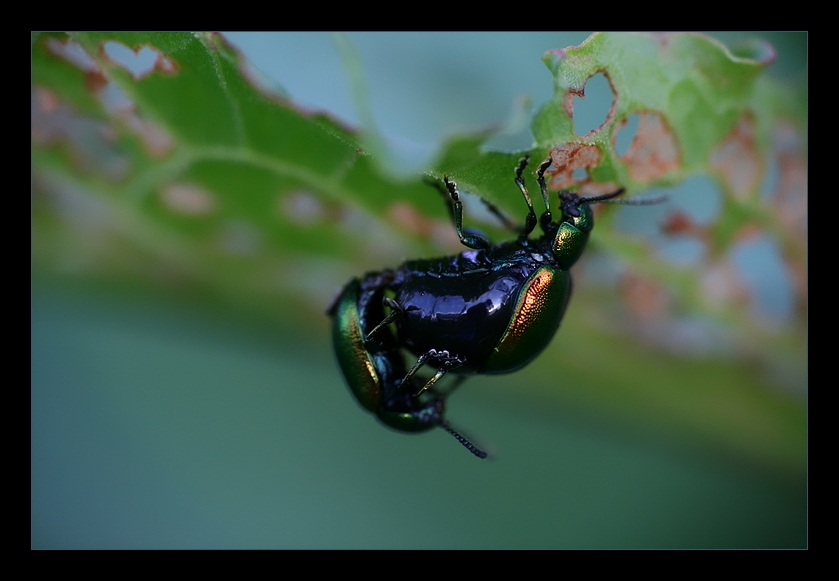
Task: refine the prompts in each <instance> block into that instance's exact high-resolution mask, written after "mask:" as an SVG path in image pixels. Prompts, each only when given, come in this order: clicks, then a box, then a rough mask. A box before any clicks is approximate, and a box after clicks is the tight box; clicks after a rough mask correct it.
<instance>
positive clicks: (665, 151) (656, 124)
mask: <svg viewBox="0 0 839 581" xmlns="http://www.w3.org/2000/svg"><path fill="white" fill-rule="evenodd" d="M626 121H627V119H622V120H621V121H619V122H618V124H617V125H618V127H617V129H616V131H615V133H614V134H613V139H614V138H615V137H617V131H618V130H619V129H620V128H622V127H623V126H625V125H626ZM613 143H614V142H613ZM620 160H621V161H623V162H624V163H625V164H626V165H627V169H628V170H629V175H630V177H631V178H632V179H633V180H634V181H636V182H650V181H653V180H655V179H657V178H659V177H661V176H663V175H664V174H666V173H667V172H669V171H672V170H675V169H676V168H677V167H678V166H679V150H678V148H677V147H676V140H675V138H674V136H673V131H672V130H671V129H670V127H669V126H668V125H667V122H666V121H665V120H664V117H662V115H661V114H660V113H657V112H654V111H639V112H638V129H637V130H636V131H635V136H634V137H633V138H632V142H631V143H630V144H629V147H628V148H627V150H626V153H624V154H623V155H622V156H620Z"/></svg>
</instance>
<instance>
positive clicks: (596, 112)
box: [574, 73, 614, 135]
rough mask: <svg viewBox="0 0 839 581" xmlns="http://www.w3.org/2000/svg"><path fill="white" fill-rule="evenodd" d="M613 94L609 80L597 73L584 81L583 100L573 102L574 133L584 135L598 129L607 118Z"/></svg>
mask: <svg viewBox="0 0 839 581" xmlns="http://www.w3.org/2000/svg"><path fill="white" fill-rule="evenodd" d="M613 101H614V94H613V93H612V87H611V85H610V84H609V80H608V79H607V78H606V75H604V74H603V73H597V74H596V75H594V76H592V77H590V78H589V79H588V80H587V81H586V86H585V99H580V100H579V101H577V100H576V99H575V101H574V132H575V133H576V134H577V135H586V134H588V133H590V132H592V131H594V130H596V129H598V128H600V127H601V126H602V125H603V124H604V123H606V120H607V119H608V116H609V111H610V110H611V108H612V103H613Z"/></svg>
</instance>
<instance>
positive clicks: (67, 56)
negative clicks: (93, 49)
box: [47, 38, 98, 72]
mask: <svg viewBox="0 0 839 581" xmlns="http://www.w3.org/2000/svg"><path fill="white" fill-rule="evenodd" d="M47 48H48V49H49V51H50V52H51V53H53V54H55V55H58V56H60V57H61V58H63V59H64V60H66V61H68V62H70V63H72V64H74V65H76V66H77V67H79V68H80V69H82V70H83V71H87V72H92V71H95V70H97V69H98V67H97V66H96V63H94V62H93V59H91V58H90V57H89V56H88V54H87V53H86V52H85V50H84V49H83V48H82V45H80V44H79V43H77V42H74V41H72V40H69V39H68V40H67V41H65V42H61V41H60V40H58V39H57V38H50V39H48V40H47Z"/></svg>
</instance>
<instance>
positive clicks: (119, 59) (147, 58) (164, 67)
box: [103, 40, 178, 79]
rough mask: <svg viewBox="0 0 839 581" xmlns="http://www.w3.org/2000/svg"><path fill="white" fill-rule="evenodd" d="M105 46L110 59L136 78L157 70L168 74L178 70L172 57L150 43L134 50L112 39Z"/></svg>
mask: <svg viewBox="0 0 839 581" xmlns="http://www.w3.org/2000/svg"><path fill="white" fill-rule="evenodd" d="M103 48H104V51H105V54H106V55H107V57H108V58H109V59H111V60H112V61H113V62H114V63H116V64H117V65H119V66H120V67H122V68H124V69H125V70H127V71H128V72H129V73H131V76H133V77H134V78H135V79H140V78H142V77H144V76H146V75H148V74H149V73H151V72H152V71H155V70H157V71H160V72H162V73H167V74H172V73H175V72H177V70H178V66H177V65H176V64H175V62H174V61H173V60H172V59H170V58H169V57H167V56H166V55H164V54H163V53H161V52H160V51H159V50H157V49H156V48H154V47H151V46H148V45H145V46H141V47H138V48H136V49H133V50H132V49H130V48H128V47H127V46H125V45H124V44H122V43H120V42H116V41H112V40H110V41H108V42H106V43H105V44H104V46H103Z"/></svg>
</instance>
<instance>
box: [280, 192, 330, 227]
mask: <svg viewBox="0 0 839 581" xmlns="http://www.w3.org/2000/svg"><path fill="white" fill-rule="evenodd" d="M277 207H278V209H279V211H280V214H281V215H282V216H283V217H284V218H285V219H287V220H288V221H289V222H292V223H293V224H298V225H300V226H311V225H313V224H317V223H318V222H322V221H323V220H324V219H326V217H327V215H328V214H327V208H326V207H325V206H324V204H323V202H321V200H320V199H318V198H317V197H316V196H315V195H314V194H312V193H311V192H307V191H305V190H297V191H295V192H290V193H288V194H285V195H282V196H280V197H279V200H278V202H277Z"/></svg>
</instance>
